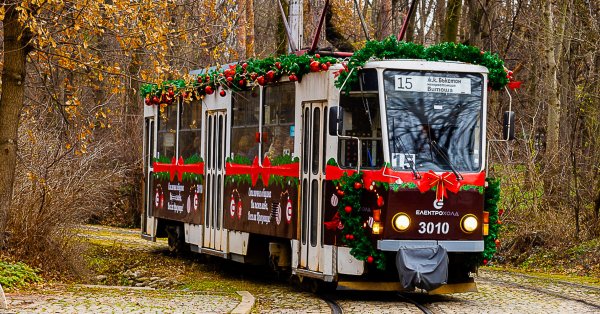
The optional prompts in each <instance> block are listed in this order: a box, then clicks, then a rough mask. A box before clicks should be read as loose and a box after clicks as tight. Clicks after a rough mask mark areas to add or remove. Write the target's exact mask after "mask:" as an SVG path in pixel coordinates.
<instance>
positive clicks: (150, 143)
mask: <svg viewBox="0 0 600 314" xmlns="http://www.w3.org/2000/svg"><path fill="white" fill-rule="evenodd" d="M154 146H155V145H154V118H146V121H145V125H144V175H145V180H144V212H143V213H142V221H141V224H142V226H141V227H142V233H147V232H148V230H147V229H148V227H147V226H148V217H152V216H153V214H152V203H153V202H154V193H152V181H153V176H152V170H153V169H152V160H153V158H154V148H155V147H154Z"/></svg>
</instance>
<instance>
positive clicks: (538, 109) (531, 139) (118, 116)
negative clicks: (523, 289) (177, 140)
mask: <svg viewBox="0 0 600 314" xmlns="http://www.w3.org/2000/svg"><path fill="white" fill-rule="evenodd" d="M290 1H297V0H290ZM282 2H283V5H284V10H287V8H288V5H289V3H287V2H286V1H282ZM324 2H325V1H324V0H304V1H303V2H302V7H303V21H304V23H303V28H304V39H303V42H302V43H301V45H300V46H303V47H305V46H309V45H310V41H311V39H312V34H313V33H314V32H315V30H316V28H317V25H318V19H319V16H320V13H321V10H322V8H323V7H324ZM330 2H331V4H332V6H331V7H330V10H328V12H327V15H326V23H325V25H324V32H322V34H321V37H322V38H321V41H320V47H321V48H327V47H334V48H335V49H340V50H345V51H348V50H356V49H359V48H361V47H363V46H364V44H365V42H366V39H365V35H364V33H363V29H362V28H361V26H360V25H361V24H360V22H359V15H358V12H359V11H360V12H361V13H362V15H363V16H364V17H365V20H366V25H367V30H368V33H369V36H370V38H372V39H383V38H385V37H387V36H390V35H396V34H398V32H399V31H400V28H401V25H402V23H403V21H404V19H405V18H406V12H407V11H408V6H409V2H410V1H408V0H371V1H365V0H359V1H349V0H332V1H330ZM416 2H417V7H416V14H415V15H414V16H413V18H412V19H411V20H410V23H409V27H408V32H407V34H406V40H407V41H412V42H416V43H419V44H424V45H429V44H434V43H439V42H444V41H451V42H461V43H466V44H470V45H475V46H478V47H480V48H481V49H483V50H488V51H491V52H493V53H497V54H499V55H500V56H501V58H503V59H504V60H505V62H506V66H507V67H508V68H509V69H512V70H513V72H514V76H515V78H516V79H517V80H518V81H522V82H523V85H522V87H521V88H520V89H517V90H514V91H512V92H511V95H512V110H514V111H516V113H517V119H516V137H517V138H516V140H515V141H512V142H509V143H506V142H492V143H491V146H490V147H491V150H490V167H489V168H490V169H489V173H490V175H491V176H494V177H498V178H500V179H501V182H502V200H501V208H502V211H503V214H502V216H501V218H500V219H501V221H502V223H503V228H502V231H501V235H500V236H501V242H500V243H498V245H499V254H498V255H497V257H496V258H495V259H494V260H493V261H491V262H492V263H509V264H512V265H517V266H521V267H529V268H539V269H547V268H551V269H552V270H555V271H564V272H570V273H577V274H583V275H596V276H600V218H599V212H600V138H599V137H598V134H600V38H599V37H600V4H599V3H598V2H597V1H593V0H553V1H550V0H417V1H416ZM0 18H1V19H2V33H1V36H2V47H1V50H0V52H1V53H2V59H1V60H2V63H1V64H0V67H1V68H2V78H1V100H0V258H2V259H8V260H13V261H16V260H19V261H25V262H26V263H28V264H29V265H31V266H34V267H38V268H41V269H42V270H43V271H45V272H47V273H49V274H62V275H65V274H77V273H78V272H79V271H80V270H81V267H82V265H81V261H80V260H79V258H78V256H79V255H80V254H77V253H78V250H80V249H81V248H80V247H79V246H78V245H77V243H78V242H77V241H76V237H75V233H74V231H73V230H74V229H73V228H72V227H73V226H77V225H78V224H81V223H84V222H96V223H103V224H112V225H121V226H137V225H138V224H139V217H140V212H141V191H142V189H141V184H142V178H143V174H142V122H143V118H142V111H143V103H142V99H141V97H140V96H139V94H138V91H139V87H140V86H141V84H144V83H148V82H154V83H158V82H162V81H164V80H166V79H173V78H181V77H183V76H184V75H185V74H186V73H188V72H189V71H190V70H194V69H200V68H204V67H207V66H209V65H216V64H224V63H227V62H233V61H239V60H244V59H246V58H250V57H257V58H261V57H267V56H270V55H276V54H282V53H286V52H287V49H288V44H287V37H286V35H285V30H284V25H283V23H282V19H281V16H280V14H279V8H278V4H277V1H274V0H242V1H231V0H221V1H208V0H168V1H159V0H136V1H133V0H103V1H95V0H94V1H92V0H87V1H62V0H28V1H15V0H5V1H2V5H1V6H0ZM508 105H509V98H508V95H507V93H505V92H493V93H491V95H490V103H489V109H488V112H489V117H488V127H489V132H488V137H489V138H491V139H494V138H500V136H501V135H500V133H501V119H502V113H503V112H504V111H505V110H508Z"/></svg>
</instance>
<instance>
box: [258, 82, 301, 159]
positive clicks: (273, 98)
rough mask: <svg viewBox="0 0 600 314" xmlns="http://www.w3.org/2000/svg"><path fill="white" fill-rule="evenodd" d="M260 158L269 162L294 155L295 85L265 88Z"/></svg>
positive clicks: (286, 84)
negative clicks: (267, 158) (265, 157)
mask: <svg viewBox="0 0 600 314" xmlns="http://www.w3.org/2000/svg"><path fill="white" fill-rule="evenodd" d="M264 90H265V97H264V108H263V127H262V134H263V142H262V152H261V153H262V154H261V155H262V156H263V157H264V156H267V157H269V159H270V160H271V161H273V160H274V159H275V158H277V157H280V156H283V155H287V156H293V154H294V136H295V130H294V105H295V102H296V85H295V84H294V83H285V84H280V85H275V86H268V87H265V89H264Z"/></svg>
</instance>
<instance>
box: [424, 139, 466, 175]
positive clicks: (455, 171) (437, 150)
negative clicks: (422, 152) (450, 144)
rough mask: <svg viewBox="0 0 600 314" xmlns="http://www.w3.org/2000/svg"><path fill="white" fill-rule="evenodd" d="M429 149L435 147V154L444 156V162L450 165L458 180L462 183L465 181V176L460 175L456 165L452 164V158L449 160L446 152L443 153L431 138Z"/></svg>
mask: <svg viewBox="0 0 600 314" xmlns="http://www.w3.org/2000/svg"><path fill="white" fill-rule="evenodd" d="M429 147H433V148H434V149H435V152H436V153H437V154H438V155H440V156H442V158H443V159H444V161H445V162H446V163H447V164H448V166H450V169H452V172H453V173H454V175H455V176H456V180H458V181H460V180H462V179H463V176H462V175H461V174H460V172H458V171H457V170H456V168H455V167H454V165H453V164H452V162H450V158H448V155H446V153H444V151H442V149H441V148H440V146H439V145H438V144H437V143H436V142H435V141H433V140H431V137H430V138H429Z"/></svg>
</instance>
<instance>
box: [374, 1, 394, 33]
mask: <svg viewBox="0 0 600 314" xmlns="http://www.w3.org/2000/svg"><path fill="white" fill-rule="evenodd" d="M380 3H381V4H380V6H379V14H377V31H376V32H375V37H376V38H377V39H378V40H382V39H384V38H386V37H388V36H390V35H391V34H392V1H391V0H380Z"/></svg>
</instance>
